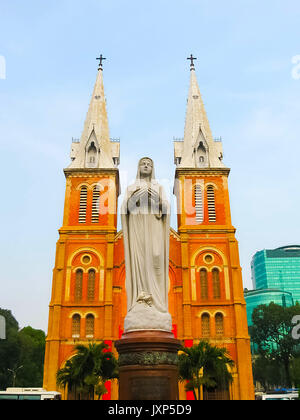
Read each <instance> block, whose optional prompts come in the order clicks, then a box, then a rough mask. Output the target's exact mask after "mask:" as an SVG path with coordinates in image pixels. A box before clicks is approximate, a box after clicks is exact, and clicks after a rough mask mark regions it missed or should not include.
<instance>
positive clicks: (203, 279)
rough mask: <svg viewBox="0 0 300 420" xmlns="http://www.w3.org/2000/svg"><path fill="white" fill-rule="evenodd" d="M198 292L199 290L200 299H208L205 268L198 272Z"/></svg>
mask: <svg viewBox="0 0 300 420" xmlns="http://www.w3.org/2000/svg"><path fill="white" fill-rule="evenodd" d="M200 290H201V298H202V299H207V298H208V282H207V271H206V270H205V268H202V269H201V270H200Z"/></svg>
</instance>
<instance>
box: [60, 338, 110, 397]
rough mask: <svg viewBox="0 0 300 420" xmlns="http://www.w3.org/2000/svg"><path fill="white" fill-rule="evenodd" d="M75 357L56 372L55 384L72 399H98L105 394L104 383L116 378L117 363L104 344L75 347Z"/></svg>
mask: <svg viewBox="0 0 300 420" xmlns="http://www.w3.org/2000/svg"><path fill="white" fill-rule="evenodd" d="M75 351H76V353H75V355H74V356H73V357H72V358H71V359H70V360H68V361H67V362H66V364H65V366H64V367H63V368H62V369H60V370H59V371H58V372H57V384H58V385H59V386H61V387H63V388H66V387H67V388H68V395H69V397H70V395H73V398H74V399H94V395H95V394H96V395H97V397H98V399H100V398H101V397H102V395H103V394H105V393H106V392H107V390H106V388H105V382H106V381H108V380H110V379H116V378H118V362H117V360H116V358H115V357H114V355H113V354H112V353H111V352H110V351H108V346H107V345H106V344H105V343H103V342H102V343H100V344H96V343H90V344H89V345H88V346H84V345H78V346H76V347H75Z"/></svg>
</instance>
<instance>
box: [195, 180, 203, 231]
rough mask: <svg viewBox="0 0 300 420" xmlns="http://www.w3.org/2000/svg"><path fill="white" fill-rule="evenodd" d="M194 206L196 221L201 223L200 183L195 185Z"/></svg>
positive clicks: (201, 201) (201, 199)
mask: <svg viewBox="0 0 300 420" xmlns="http://www.w3.org/2000/svg"><path fill="white" fill-rule="evenodd" d="M195 208H196V222H197V223H203V219H204V216H203V214H204V213H203V196H202V188H201V185H198V184H196V185H195Z"/></svg>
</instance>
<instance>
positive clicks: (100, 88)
mask: <svg viewBox="0 0 300 420" xmlns="http://www.w3.org/2000/svg"><path fill="white" fill-rule="evenodd" d="M71 159H72V163H71V164H70V166H69V168H114V167H116V165H117V164H118V161H119V143H116V142H111V140H110V138H109V126H108V118H107V111H106V100H105V95H104V85H103V71H102V66H100V67H99V69H98V74H97V79H96V83H95V87H94V91H93V96H92V98H91V102H90V106H89V110H88V113H87V116H86V120H85V123H84V128H83V132H82V135H81V139H80V142H79V143H73V144H72V151H71Z"/></svg>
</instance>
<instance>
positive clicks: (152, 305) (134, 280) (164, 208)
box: [121, 158, 172, 332]
mask: <svg viewBox="0 0 300 420" xmlns="http://www.w3.org/2000/svg"><path fill="white" fill-rule="evenodd" d="M121 220H122V229H123V238H124V251H125V268H126V292H127V316H126V318H125V325H124V329H125V332H128V331H134V330H164V331H171V329H172V320H171V315H170V314H169V312H168V283H169V282H168V278H169V230H170V207H169V203H168V201H167V200H166V198H165V194H164V190H163V188H162V186H161V185H159V184H158V182H157V181H156V180H155V175H154V166H153V161H152V160H151V159H150V158H143V159H141V160H140V161H139V165H138V173H137V177H136V181H135V182H134V183H133V184H132V185H130V186H129V187H128V188H127V191H126V194H125V197H124V201H123V204H122V208H121Z"/></svg>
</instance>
